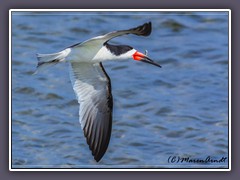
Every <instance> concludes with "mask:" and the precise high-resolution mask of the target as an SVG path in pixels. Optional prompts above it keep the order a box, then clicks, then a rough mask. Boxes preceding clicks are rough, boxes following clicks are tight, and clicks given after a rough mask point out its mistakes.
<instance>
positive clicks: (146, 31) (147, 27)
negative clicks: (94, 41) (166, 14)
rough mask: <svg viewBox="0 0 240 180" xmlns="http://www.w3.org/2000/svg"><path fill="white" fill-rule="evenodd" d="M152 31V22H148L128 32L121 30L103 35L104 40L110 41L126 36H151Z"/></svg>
mask: <svg viewBox="0 0 240 180" xmlns="http://www.w3.org/2000/svg"><path fill="white" fill-rule="evenodd" d="M151 31H152V24H151V22H148V23H145V24H143V25H141V26H138V27H135V28H131V29H128V30H120V31H113V32H110V33H107V34H105V35H103V36H102V38H103V39H104V40H105V41H108V40H110V39H112V38H115V37H118V36H122V35H125V34H135V35H138V36H149V35H150V34H151ZM100 37H101V36H100Z"/></svg>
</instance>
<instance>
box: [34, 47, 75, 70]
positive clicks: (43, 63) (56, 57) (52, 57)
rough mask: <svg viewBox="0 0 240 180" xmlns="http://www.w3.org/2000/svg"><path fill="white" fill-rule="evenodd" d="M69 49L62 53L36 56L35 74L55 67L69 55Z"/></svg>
mask: <svg viewBox="0 0 240 180" xmlns="http://www.w3.org/2000/svg"><path fill="white" fill-rule="evenodd" d="M70 51H71V50H70V49H69V48H67V49H65V50H63V51H60V52H57V53H53V54H37V59H38V64H37V70H36V72H35V74H36V73H37V72H38V71H39V70H42V69H45V68H47V67H49V66H52V65H55V64H57V63H58V62H61V61H64V60H65V58H66V57H67V55H68V54H69V53H70Z"/></svg>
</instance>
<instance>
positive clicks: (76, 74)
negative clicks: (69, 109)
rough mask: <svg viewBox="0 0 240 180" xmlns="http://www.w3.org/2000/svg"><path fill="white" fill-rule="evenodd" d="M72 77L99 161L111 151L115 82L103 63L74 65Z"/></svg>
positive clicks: (82, 120)
mask: <svg viewBox="0 0 240 180" xmlns="http://www.w3.org/2000/svg"><path fill="white" fill-rule="evenodd" d="M70 78H71V82H72V85H73V89H74V91H75V94H76V96H77V99H78V103H79V104H80V109H79V118H80V119H79V121H80V123H81V127H82V129H83V131H84V135H85V137H86V138H87V143H88V145H89V148H90V149H91V151H92V155H93V156H94V159H95V160H96V161H99V160H100V159H101V158H102V156H103V155H104V153H105V152H106V150H107V147H108V144H109V140H110V136H111V129H112V106H113V102H112V94H111V82H110V79H109V77H108V75H107V74H106V72H105V70H104V68H103V66H102V64H101V63H96V64H90V63H78V62H71V63H70Z"/></svg>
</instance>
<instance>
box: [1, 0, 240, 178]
mask: <svg viewBox="0 0 240 180" xmlns="http://www.w3.org/2000/svg"><path fill="white" fill-rule="evenodd" d="M239 5H240V2H239V0H232V1H228V0H211V1H209V0H202V1H192V0H181V1H179V0H162V1H160V2H156V0H148V2H147V3H146V1H144V0H138V1H135V2H134V1H130V0H129V1H128V2H127V3H126V2H119V1H111V0H102V1H98V0H88V1H87V2H80V1H76V0H68V1H65V0H51V1H49V0H41V1H37V2H36V1H28V0H18V1H13V0H1V1H0V22H1V29H0V39H1V41H0V83H1V85H0V115H1V118H0V128H1V129H0V147H1V151H0V179H4V180H8V179H11V180H15V179H17V180H28V179H36V180H38V179H39V180H40V179H41V180H42V179H43V178H57V179H58V180H65V179H66V178H71V179H73V180H75V179H76V180H79V178H90V179H91V178H94V179H98V180H101V179H104V180H108V179H113V178H114V179H115V180H117V179H121V180H122V179H124V178H131V179H139V180H141V179H146V178H148V179H149V178H150V179H180V180H181V179H184V180H186V179H191V180H192V179H195V180H202V179H210V178H211V179H218V180H226V179H227V178H228V179H239V175H240V171H239V169H240V163H239V162H240V156H239V154H238V152H240V145H239V140H238V138H237V137H240V131H239V128H238V127H240V121H239V107H240V97H239V95H238V93H239V92H240V82H239V80H238V78H239V77H240V71H239V69H238V67H240V61H239V60H238V58H239V57H240V54H239V47H240V34H239V32H240V22H239V19H240V13H239V7H240V6H239ZM14 8H16V9H18V8H23V9H27V8H31V9H34V8H49V9H50V8H57V9H64V8H67V9H71V8H79V9H80V8H92V9H94V8H105V9H107V8H131V9H133V8H139V9H141V8H149V9H151V8H157V9H165V8H168V9H178V8H183V9H186V8H190V9H194V8H206V9H207V8H208V9H210V8H218V9H221V8H222V9H231V10H232V30H231V31H232V42H231V45H232V49H231V51H232V54H231V55H232V58H231V61H232V64H231V66H232V71H231V77H232V80H231V92H232V94H231V97H234V99H233V98H232V101H231V107H232V108H231V112H230V113H231V119H232V133H231V134H232V157H233V158H232V170H231V172H81V173H77V172H74V173H73V172H51V173H49V172H44V173H43V172H34V173H32V172H9V170H8V167H9V166H8V161H9V159H8V147H9V146H8V129H9V127H8V119H9V116H8V92H9V88H8V54H9V53H8V10H9V9H14Z"/></svg>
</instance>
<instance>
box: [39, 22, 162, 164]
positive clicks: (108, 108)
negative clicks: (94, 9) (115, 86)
mask: <svg viewBox="0 0 240 180" xmlns="http://www.w3.org/2000/svg"><path fill="white" fill-rule="evenodd" d="M151 31H152V25H151V22H148V23H145V24H143V25H141V26H138V27H135V28H131V29H128V30H119V31H113V32H110V33H107V34H105V35H101V36H97V37H94V38H91V39H89V40H86V41H84V42H82V43H78V44H75V45H72V46H70V47H67V48H65V49H64V50H62V51H60V52H57V53H53V54H37V59H38V64H37V71H38V70H40V69H42V68H45V67H48V66H50V65H54V64H57V63H60V62H64V61H66V62H68V63H69V66H70V70H69V71H70V79H71V83H72V86H73V90H74V92H75V94H76V98H77V100H78V103H79V104H80V108H79V121H80V124H81V128H82V130H83V132H84V136H85V137H86V140H87V144H88V145H89V149H90V150H91V151H92V155H93V156H94V159H95V160H96V161H97V162H98V161H100V160H101V158H102V157H103V155H104V154H105V152H106V150H107V148H108V144H109V141H110V136H111V130H112V109H113V98H112V93H111V80H110V78H109V76H108V75H107V73H106V71H105V69H104V67H103V65H102V62H104V61H109V60H112V61H120V60H124V59H130V58H132V59H133V60H136V61H140V62H146V63H150V64H153V65H155V66H158V67H161V66H160V65H159V64H158V63H156V62H154V61H153V60H151V59H150V58H149V57H148V56H147V53H145V54H144V53H141V52H138V51H137V50H136V49H134V48H133V47H131V46H128V45H113V44H109V40H111V39H112V38H115V37H118V36H122V35H126V34H134V35H137V36H149V35H150V34H151Z"/></svg>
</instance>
